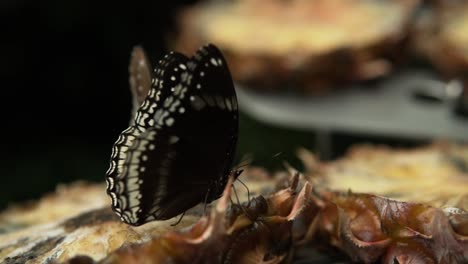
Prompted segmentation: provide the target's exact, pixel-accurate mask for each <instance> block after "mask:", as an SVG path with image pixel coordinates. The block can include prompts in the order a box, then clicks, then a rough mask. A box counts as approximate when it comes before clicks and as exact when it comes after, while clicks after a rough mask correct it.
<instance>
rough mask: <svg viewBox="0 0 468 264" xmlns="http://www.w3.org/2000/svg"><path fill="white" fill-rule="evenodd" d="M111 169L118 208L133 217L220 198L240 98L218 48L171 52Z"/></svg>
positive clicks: (159, 216) (132, 220) (168, 213)
mask: <svg viewBox="0 0 468 264" xmlns="http://www.w3.org/2000/svg"><path fill="white" fill-rule="evenodd" d="M153 76H154V77H153V79H152V81H151V83H152V87H151V88H150V89H149V92H148V95H147V96H146V98H145V99H144V101H143V102H142V103H141V106H140V107H139V108H138V110H137V111H136V114H135V116H134V120H133V122H132V123H131V126H130V127H129V128H127V129H126V130H125V131H124V132H122V134H121V135H120V136H119V138H118V140H117V141H116V143H115V145H114V147H113V151H112V156H111V165H110V168H109V170H108V172H107V175H106V179H107V184H108V187H107V193H108V194H109V195H110V197H111V200H112V208H113V210H114V211H115V212H116V213H117V215H119V216H120V217H121V219H122V220H123V221H124V222H126V223H128V224H132V225H141V224H144V223H146V222H148V221H151V220H166V219H169V218H172V217H175V216H177V215H179V214H181V213H183V212H185V211H186V210H187V209H189V208H191V207H193V206H195V205H196V204H198V203H201V202H211V201H213V200H215V199H217V198H218V197H219V196H220V195H221V193H222V190H223V189H224V186H225V185H226V183H227V180H228V177H229V175H230V174H231V172H230V168H231V163H232V161H233V157H234V152H235V146H236V142H237V133H238V110H237V98H236V94H235V90H234V85H233V82H232V79H231V76H230V73H229V70H228V68H227V65H226V61H225V60H224V58H223V56H222V54H221V52H220V51H219V50H218V49H217V48H216V47H215V46H213V45H208V46H206V47H203V48H201V49H200V50H198V51H197V53H196V54H195V55H194V56H193V57H192V58H187V57H186V56H184V55H182V54H180V53H174V52H173V53H170V54H168V55H166V56H165V57H164V58H163V59H162V60H161V61H160V62H159V64H158V66H157V67H156V68H155V71H154V74H153Z"/></svg>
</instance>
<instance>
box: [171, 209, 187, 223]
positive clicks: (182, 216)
mask: <svg viewBox="0 0 468 264" xmlns="http://www.w3.org/2000/svg"><path fill="white" fill-rule="evenodd" d="M185 212H187V211H184V212H183V213H182V214H181V215H180V217H179V220H177V222H175V223H173V224H171V226H176V225H178V224H179V223H180V222H181V221H182V218H184V215H185Z"/></svg>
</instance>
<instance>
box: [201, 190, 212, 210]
mask: <svg viewBox="0 0 468 264" xmlns="http://www.w3.org/2000/svg"><path fill="white" fill-rule="evenodd" d="M210 190H211V189H208V191H207V192H206V195H205V200H204V201H203V204H204V205H205V206H204V207H203V215H206V206H207V205H208V204H207V201H208V196H209V195H210Z"/></svg>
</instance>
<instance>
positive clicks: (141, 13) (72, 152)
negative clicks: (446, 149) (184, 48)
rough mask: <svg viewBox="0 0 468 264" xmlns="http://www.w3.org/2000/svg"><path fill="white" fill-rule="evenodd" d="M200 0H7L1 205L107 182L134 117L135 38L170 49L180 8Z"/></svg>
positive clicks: (0, 4) (158, 50) (0, 15)
mask: <svg viewBox="0 0 468 264" xmlns="http://www.w3.org/2000/svg"><path fill="white" fill-rule="evenodd" d="M194 2H195V1H189V0H184V1H182V0H178V1H112V2H111V1H108V2H107V1H90V0H67V1H61V0H55V1H54V0H48V1H34V0H28V1H26V0H23V1H22V0H5V1H0V25H2V30H1V33H0V34H1V37H0V54H1V56H0V82H1V93H2V95H1V97H0V98H1V102H2V103H1V105H2V109H1V110H2V112H1V113H2V117H3V118H2V123H3V124H2V126H1V127H2V131H3V132H4V133H2V134H4V135H3V136H2V137H1V142H2V143H1V145H0V146H1V151H0V153H1V154H0V166H1V167H0V177H1V180H0V208H2V207H4V206H5V205H6V204H7V203H11V202H12V201H15V202H16V201H20V200H24V199H31V198H36V197H39V195H40V194H41V193H43V192H46V191H51V190H53V189H54V188H55V185H56V184H57V183H59V182H70V181H74V180H77V179H88V180H92V181H103V179H104V174H105V171H106V170H107V166H108V161H109V156H110V150H111V146H112V144H113V142H114V141H115V140H116V139H117V136H118V134H119V133H120V132H121V131H122V130H123V129H125V127H126V125H127V124H128V118H129V114H130V103H131V98H130V91H129V88H128V87H129V86H128V62H129V56H130V52H131V49H132V47H133V46H134V45H137V44H140V45H143V47H144V48H145V49H146V50H147V52H148V54H149V56H150V57H151V58H157V57H160V56H161V55H162V54H164V53H165V52H166V49H165V42H164V36H165V34H166V33H169V32H172V31H173V29H174V27H173V22H174V16H173V14H174V13H175V12H176V11H177V9H178V8H180V7H183V6H185V5H188V4H191V3H194Z"/></svg>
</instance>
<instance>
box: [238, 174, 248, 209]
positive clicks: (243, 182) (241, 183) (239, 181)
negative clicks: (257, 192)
mask: <svg viewBox="0 0 468 264" xmlns="http://www.w3.org/2000/svg"><path fill="white" fill-rule="evenodd" d="M237 180H238V181H239V182H240V183H241V184H242V185H244V187H245V189H246V190H247V199H248V203H247V206H249V205H250V190H249V187H247V185H245V183H244V182H243V181H241V179H239V178H237Z"/></svg>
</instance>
